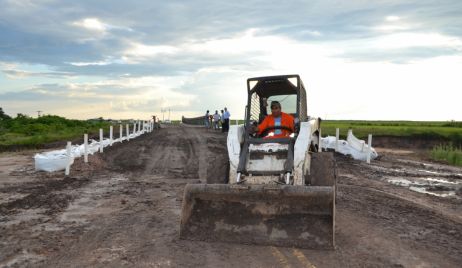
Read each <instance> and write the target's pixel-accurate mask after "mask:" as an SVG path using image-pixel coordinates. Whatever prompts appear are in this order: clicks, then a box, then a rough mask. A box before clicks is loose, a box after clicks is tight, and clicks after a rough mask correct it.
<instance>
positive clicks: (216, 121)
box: [204, 107, 231, 132]
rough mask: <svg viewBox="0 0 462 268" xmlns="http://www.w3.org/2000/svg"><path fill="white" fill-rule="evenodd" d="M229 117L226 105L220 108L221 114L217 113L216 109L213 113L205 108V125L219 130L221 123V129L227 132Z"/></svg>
mask: <svg viewBox="0 0 462 268" xmlns="http://www.w3.org/2000/svg"><path fill="white" fill-rule="evenodd" d="M230 117H231V114H230V113H229V111H228V109H227V108H226V107H225V108H224V109H223V110H221V115H220V114H219V113H218V110H215V113H214V114H210V112H209V110H207V112H206V113H205V118H204V123H205V127H206V128H213V129H215V130H219V129H220V125H221V131H222V132H228V131H229V118H230Z"/></svg>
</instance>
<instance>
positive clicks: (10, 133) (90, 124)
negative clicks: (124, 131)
mask: <svg viewBox="0 0 462 268" xmlns="http://www.w3.org/2000/svg"><path fill="white" fill-rule="evenodd" d="M109 125H110V123H109V122H105V121H102V120H101V121H82V120H70V119H66V118H63V117H59V116H54V115H46V116H42V117H40V118H31V117H28V116H24V115H18V116H17V117H16V118H1V119H0V147H3V148H6V147H8V146H25V147H38V146H41V145H44V144H46V143H50V142H54V141H62V140H71V139H75V138H79V137H81V136H82V135H83V134H84V133H98V129H99V128H104V129H109ZM105 131H107V130H105Z"/></svg>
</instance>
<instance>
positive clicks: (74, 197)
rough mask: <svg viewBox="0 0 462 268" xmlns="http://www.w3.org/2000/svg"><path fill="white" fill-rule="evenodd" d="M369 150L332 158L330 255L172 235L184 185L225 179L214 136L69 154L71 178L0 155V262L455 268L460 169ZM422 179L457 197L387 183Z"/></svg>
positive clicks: (23, 157)
mask: <svg viewBox="0 0 462 268" xmlns="http://www.w3.org/2000/svg"><path fill="white" fill-rule="evenodd" d="M377 150H378V152H379V154H380V155H381V157H380V158H379V159H378V160H375V161H372V163H371V164H370V165H368V164H366V163H364V162H359V161H356V160H353V159H351V158H348V157H345V156H342V155H336V159H337V167H338V175H339V176H338V181H337V186H338V191H337V205H336V206H337V214H336V228H335V235H336V248H335V250H302V249H295V248H283V247H269V246H252V245H239V244H226V243H207V242H197V241H186V240H180V239H179V236H178V232H179V220H180V213H181V202H182V198H183V189H184V186H185V185H186V184H187V183H205V182H208V183H219V182H222V181H223V179H224V177H225V173H226V166H227V152H226V136H225V134H223V133H220V132H214V131H211V130H209V131H207V130H205V129H202V128H197V127H184V126H183V127H179V126H169V127H166V128H162V129H157V130H155V131H154V132H153V133H149V134H145V135H143V136H140V137H138V138H137V139H134V140H131V141H129V142H124V143H121V144H115V145H114V146H112V147H110V148H108V149H105V151H104V154H96V155H94V156H91V157H90V163H89V164H85V163H83V162H82V160H83V159H81V158H79V159H76V160H75V163H74V165H73V166H72V169H71V176H69V177H64V174H63V173H64V172H54V173H44V172H35V171H34V168H33V159H32V156H33V153H34V151H26V152H21V153H2V154H0V267H24V266H26V267H37V266H39V267H63V266H72V267H74V266H83V267H86V266H90V267H114V266H115V267H120V266H127V267H242V266H246V267H458V266H459V265H460V263H462V196H461V195H460V188H457V187H458V186H457V185H459V184H458V182H460V181H461V180H462V178H461V175H460V174H462V169H461V168H455V167H450V166H446V165H443V164H439V163H432V162H428V161H427V159H423V158H422V155H421V152H420V151H418V152H416V151H415V150H413V149H412V148H406V149H403V148H400V147H398V148H396V147H391V146H390V147H386V146H385V145H384V146H383V148H377ZM421 177H431V178H432V179H434V180H437V181H439V180H445V181H450V182H452V184H451V183H448V185H456V189H455V194H454V195H452V196H449V197H441V196H436V195H432V194H428V193H420V192H416V191H412V189H410V186H409V185H407V186H400V185H395V184H392V183H390V182H389V181H390V180H391V179H400V180H401V179H406V180H408V181H412V180H414V179H416V178H421ZM430 190H431V189H430ZM437 190H438V189H437ZM440 190H441V189H440ZM444 190H447V189H446V188H445V189H444ZM432 193H433V192H432Z"/></svg>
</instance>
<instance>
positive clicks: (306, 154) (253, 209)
mask: <svg viewBox="0 0 462 268" xmlns="http://www.w3.org/2000/svg"><path fill="white" fill-rule="evenodd" d="M247 89H248V102H247V106H246V113H245V114H246V117H245V123H244V125H239V126H237V125H235V126H231V127H230V130H229V133H228V137H227V147H228V156H229V172H228V173H227V177H228V178H227V180H226V183H224V184H188V185H186V187H185V192H184V197H183V204H182V214H181V224H180V238H182V239H189V240H204V241H224V242H236V243H244V244H261V245H275V246H286V247H299V248H312V249H331V248H333V247H334V228H335V226H334V224H335V193H336V191H335V178H336V169H335V161H334V158H333V154H332V153H330V152H319V151H320V148H321V147H320V146H319V140H320V139H319V127H320V122H321V120H320V119H319V118H310V117H308V116H307V108H306V92H305V88H304V85H303V82H302V81H301V79H300V77H299V76H298V75H283V76H271V77H257V78H250V79H248V80H247ZM271 101H279V103H280V104H281V105H282V110H283V112H285V113H290V114H292V115H293V117H294V118H295V120H294V121H295V122H294V125H295V129H294V130H293V133H292V134H291V135H290V137H285V138H268V136H271V132H274V131H275V129H278V128H284V126H278V127H272V128H270V129H266V130H263V133H261V135H260V136H256V135H255V134H254V135H252V134H251V131H250V129H252V126H253V125H256V124H259V123H261V122H262V121H263V119H264V118H265V117H266V116H267V115H268V114H269V113H270V112H271V111H270V107H269V105H268V103H269V102H271ZM265 135H267V136H266V137H265Z"/></svg>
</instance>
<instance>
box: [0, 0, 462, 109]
mask: <svg viewBox="0 0 462 268" xmlns="http://www.w3.org/2000/svg"><path fill="white" fill-rule="evenodd" d="M0 5H1V6H2V8H1V9H0V18H1V19H0V32H1V33H2V42H1V45H0V63H1V65H0V69H1V70H2V74H3V76H0V88H2V91H6V90H8V91H9V92H8V93H3V95H0V101H4V100H5V98H8V100H9V102H8V103H7V105H13V104H15V105H17V107H21V109H24V107H27V106H21V105H20V104H21V103H25V102H27V103H28V104H29V105H31V103H29V102H28V101H26V99H33V98H29V97H27V96H26V97H21V94H23V95H30V96H34V97H36V98H37V100H39V99H40V100H42V98H40V96H43V102H45V101H46V99H47V98H48V102H46V103H47V105H48V106H49V107H50V108H52V107H54V106H56V107H57V106H59V109H58V108H57V110H56V111H60V112H65V111H66V110H65V108H66V107H64V106H63V105H61V103H63V102H67V103H70V105H69V107H68V108H69V109H74V111H79V108H78V107H86V109H88V110H89V111H92V113H96V112H98V113H102V115H103V116H104V113H105V112H107V113H108V114H112V113H113V112H114V113H115V114H117V115H121V112H118V111H127V112H128V111H129V110H136V109H138V110H137V111H139V112H138V114H140V115H141V114H142V113H145V114H149V113H150V112H149V111H150V109H153V110H159V107H158V106H161V107H167V106H168V107H175V108H174V110H176V112H175V113H178V114H176V116H177V117H179V116H180V114H179V113H180V111H182V113H188V114H194V113H200V114H202V112H203V110H204V109H217V108H222V107H223V106H228V107H229V108H231V110H232V112H233V113H234V115H237V114H240V116H243V113H242V109H243V108H242V107H243V106H244V105H245V100H246V90H245V80H246V79H247V78H248V77H252V76H261V75H271V74H281V73H300V74H302V75H303V77H304V78H305V83H306V84H307V85H310V86H311V87H313V90H312V92H313V93H312V94H313V95H314V96H315V98H316V99H321V98H323V95H322V94H327V95H334V93H332V92H335V93H336V94H338V95H340V96H341V97H342V98H345V99H348V98H352V97H351V96H348V94H345V92H346V91H348V92H349V95H352V96H356V95H357V94H367V90H366V88H378V87H379V85H380V84H384V83H385V82H386V81H385V82H384V81H383V80H382V79H384V78H382V77H381V76H375V73H379V72H385V73H383V75H382V76H383V77H387V76H391V75H392V74H393V75H397V76H399V73H396V72H395V71H394V70H395V69H399V70H403V69H401V67H403V68H413V69H414V70H418V69H419V66H421V64H424V62H425V64H426V62H427V61H429V60H430V61H433V62H435V63H437V62H438V61H439V60H441V58H445V59H448V58H450V59H451V60H447V61H448V62H450V63H451V64H450V66H453V67H454V68H456V69H460V66H458V65H457V64H456V63H457V62H458V61H457V60H455V59H458V57H459V56H460V55H461V52H462V51H461V47H462V45H461V40H462V29H461V27H459V26H460V25H461V24H462V16H461V13H460V10H462V2H460V1H456V0H445V1H442V2H441V1H440V2H435V3H433V2H422V1H417V0H411V1H406V2H403V1H400V0H389V1H382V2H379V3H378V2H364V1H346V2H338V1H310V2H303V1H302V2H300V1H288V2H286V3H285V4H284V5H280V4H279V3H277V2H276V1H259V0H249V1H246V2H245V3H244V2H239V1H231V2H213V1H203V0H197V1H194V3H187V2H182V1H143V0H134V1H130V2H123V1H122V2H121V1H118V2H117V1H116V2H111V3H110V4H108V3H107V2H106V1H103V2H101V1H96V2H95V1H90V0H81V1H74V2H69V1H56V0H37V1H10V0H8V1H7V0H0ZM204 6H207V8H206V9H205V8H204ZM38 14H40V15H38ZM2 62H3V63H2ZM401 65H403V66H401ZM37 66H39V67H37ZM365 66H367V67H365ZM383 66H391V67H390V68H385V69H384V67H383ZM439 66H441V67H442V68H444V67H443V66H444V65H439ZM350 70H356V71H357V72H359V73H362V74H363V76H369V77H375V81H369V80H368V81H369V84H361V83H359V84H361V86H358V82H357V81H354V80H353V79H350V78H349V77H346V76H345V73H348V74H349V75H350V76H352V77H355V78H356V79H358V80H361V79H363V76H356V73H354V72H351V71H350ZM406 70H408V69H406ZM408 72H409V73H412V75H411V76H410V77H413V79H416V77H415V76H413V75H414V72H412V71H408ZM430 73H431V72H428V73H427V74H428V75H429V74H430ZM434 73H435V75H436V76H438V77H440V79H439V80H443V78H445V79H448V81H453V83H454V84H455V85H460V81H459V82H458V80H455V79H453V77H449V78H448V77H445V75H444V74H441V73H439V72H436V71H435V72H434ZM20 78H22V79H20ZM25 78H28V79H25ZM53 79H61V80H58V82H59V83H54V82H55V81H57V80H53ZM400 79H402V80H403V81H404V82H403V83H401V84H406V83H407V81H408V79H410V78H406V77H401V76H400ZM421 79H422V80H426V81H427V82H428V83H427V84H431V82H432V81H433V80H432V79H433V78H430V77H424V78H421ZM435 79H436V78H435ZM340 81H343V83H340ZM374 83H375V84H374ZM393 86H399V84H397V85H393ZM422 86H425V83H423V85H422ZM445 86H447V87H448V88H451V89H452V88H453V87H452V86H451V85H446V84H445ZM311 87H310V88H311ZM10 88H11V89H10ZM345 88H346V89H348V90H346V89H345ZM16 92H21V93H16ZM310 92H311V91H310ZM323 92H324V93H323ZM326 92H328V93H326ZM52 100H53V101H54V102H56V104H53V103H51V101H52ZM58 103H59V105H58ZM86 103H91V105H95V106H94V107H93V106H91V107H90V106H88V105H86ZM2 105H4V104H2ZM317 105H318V103H317V102H315V103H313V104H311V106H312V107H313V109H311V111H313V112H320V113H323V110H322V109H323V107H321V106H317ZM311 106H310V107H311ZM340 106H341V104H338V105H336V106H335V109H337V112H335V111H332V112H329V113H331V114H342V112H338V111H352V110H354V109H350V108H349V107H346V108H345V107H343V108H342V107H340ZM361 107H367V108H370V107H369V106H367V105H366V106H365V105H363V106H361ZM18 109H19V108H18ZM364 109H366V108H364ZM361 111H363V110H361ZM345 113H346V112H345ZM78 114H79V115H81V116H84V113H78ZM358 114H359V112H358ZM92 117H93V116H92Z"/></svg>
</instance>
